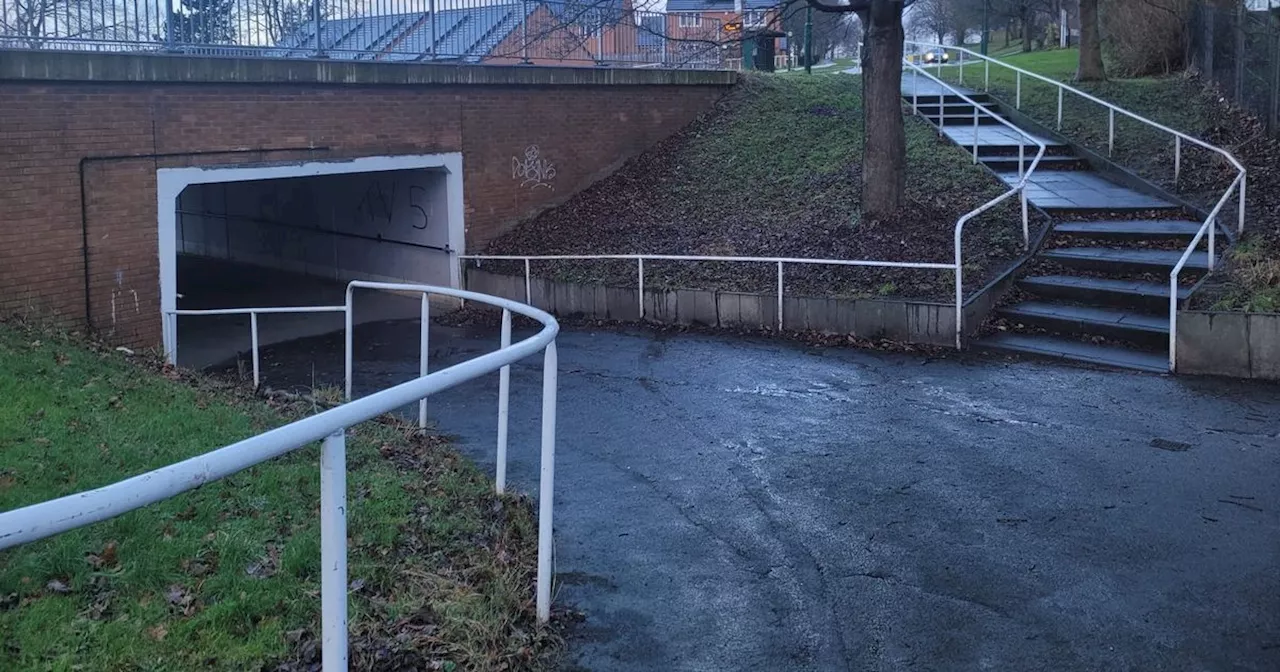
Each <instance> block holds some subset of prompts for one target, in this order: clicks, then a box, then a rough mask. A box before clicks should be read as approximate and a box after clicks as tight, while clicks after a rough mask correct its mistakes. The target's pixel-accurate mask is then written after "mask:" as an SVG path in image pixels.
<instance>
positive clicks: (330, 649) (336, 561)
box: [320, 431, 347, 670]
mask: <svg viewBox="0 0 1280 672" xmlns="http://www.w3.org/2000/svg"><path fill="white" fill-rule="evenodd" d="M320 600H321V613H320V623H321V630H322V632H323V644H322V649H321V653H322V657H321V663H322V664H323V665H324V669H325V670H345V669H347V439H346V436H345V434H344V432H342V431H340V432H336V433H334V434H331V435H329V436H328V437H327V438H326V439H325V440H324V443H323V444H322V446H321V448H320Z"/></svg>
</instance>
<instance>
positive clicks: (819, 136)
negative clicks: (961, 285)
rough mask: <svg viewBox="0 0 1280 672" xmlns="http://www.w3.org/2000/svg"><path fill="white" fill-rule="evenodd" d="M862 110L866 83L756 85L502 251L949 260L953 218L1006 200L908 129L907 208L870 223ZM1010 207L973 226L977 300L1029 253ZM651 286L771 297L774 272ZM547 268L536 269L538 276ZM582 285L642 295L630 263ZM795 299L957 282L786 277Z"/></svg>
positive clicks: (807, 272)
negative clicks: (863, 191) (634, 289)
mask: <svg viewBox="0 0 1280 672" xmlns="http://www.w3.org/2000/svg"><path fill="white" fill-rule="evenodd" d="M861 108H862V102H861V93H860V81H859V79H858V78H857V77H854V76H849V75H843V74H838V73H837V72H835V71H834V70H832V71H831V72H830V74H821V75H819V74H816V73H815V74H814V75H813V76H808V77H806V76H795V75H792V76H786V77H770V76H760V77H753V78H750V79H748V80H747V83H746V84H744V85H743V86H742V87H740V90H738V91H737V92H735V93H734V94H731V96H730V97H729V98H728V99H726V100H725V101H723V103H722V105H721V109H720V110H719V111H718V112H717V113H714V114H712V115H709V117H708V118H706V119H704V120H702V121H701V122H699V123H696V124H694V125H693V126H692V127H691V128H689V129H687V130H686V131H685V132H684V133H682V134H680V135H678V136H676V137H674V138H672V139H670V140H668V141H666V142H664V143H662V144H661V145H659V146H658V147H656V148H654V149H653V150H650V151H649V152H646V153H645V154H644V155H642V156H640V157H638V158H636V159H634V160H632V161H631V162H629V163H628V164H627V165H626V166H624V167H623V168H622V169H621V170H619V171H618V173H616V174H615V175H613V176H611V177H609V178H606V179H605V180H602V181H601V182H599V183H597V184H596V185H594V186H592V187H591V188H589V189H588V190H586V191H585V192H583V193H581V194H579V195H577V196H575V197H574V198H573V199H571V200H570V201H569V202H568V203H567V204H565V205H563V206H561V207H560V208H557V209H555V210H552V211H549V212H547V213H544V214H543V215H541V216H540V217H538V218H536V219H534V220H532V221H529V222H525V223H524V224H522V225H520V226H519V227H517V229H516V230H515V231H513V232H511V233H510V234H508V235H507V236H504V237H503V238H500V239H499V240H497V241H495V242H494V244H493V245H491V246H490V248H489V250H488V251H489V252H491V253H511V254H519V253H524V254H540V253H541V254H549V253H635V252H648V253H655V254H662V253H666V254H704V255H744V256H795V257H818V258H841V259H885V260H911V261H944V262H945V261H949V260H950V257H951V251H952V242H951V241H952V231H953V227H954V224H955V221H956V219H957V218H958V217H959V216H960V215H962V214H964V213H965V212H968V211H969V210H970V209H972V208H974V207H976V206H978V205H979V204H981V203H983V202H984V201H986V200H988V199H990V198H992V197H994V196H996V195H998V194H999V193H1001V192H1002V191H1004V186H1003V185H1002V184H1001V183H999V181H998V180H996V179H994V178H992V177H991V176H989V175H988V174H987V173H985V172H984V171H983V170H982V169H981V168H980V167H977V166H973V165H972V162H971V160H970V158H969V156H968V154H966V153H965V152H964V151H963V150H961V149H959V148H957V147H955V146H953V145H951V144H950V143H949V142H946V141H943V140H939V139H938V138H937V136H936V133H935V132H934V131H933V130H932V129H931V128H930V127H929V126H927V125H925V124H924V123H923V122H921V121H919V120H915V119H913V120H908V124H907V145H908V161H907V163H908V165H907V179H908V189H907V200H908V205H907V208H906V209H905V210H904V212H903V213H902V214H901V215H900V216H899V217H895V218H893V219H892V220H890V221H883V222H863V221H860V219H859V217H858V209H859V198H860V180H861V158H862V111H861ZM1020 230H1021V227H1020V224H1019V223H1018V221H1017V217H1016V213H1015V212H1014V209H1002V210H999V211H996V212H993V213H992V214H991V215H990V216H986V217H983V218H980V219H979V220H977V221H975V222H974V223H973V224H971V228H969V229H966V238H965V244H966V260H967V261H968V262H969V263H970V264H971V265H970V266H969V269H968V270H969V271H970V272H971V273H972V275H970V276H969V277H970V284H969V286H970V287H976V286H977V282H978V281H979V280H980V279H981V278H982V277H983V276H984V275H989V274H990V273H991V272H993V271H994V270H996V269H998V268H1002V267H1003V264H1004V263H1006V262H1007V261H1008V260H1009V259H1010V258H1011V257H1013V256H1015V255H1016V254H1017V252H1018V250H1019V244H1020V242H1021V234H1020ZM645 269H646V274H647V277H646V282H647V283H650V286H668V287H672V286H680V287H701V288H718V289H738V290H742V291H768V290H769V289H770V288H771V287H773V286H774V285H773V283H774V282H775V280H774V271H773V270H772V269H771V268H765V267H764V265H755V266H748V265H733V266H724V267H722V268H716V267H715V265H713V264H706V263H704V264H690V263H684V264H657V263H647V264H646V265H645ZM535 270H538V269H536V267H535ZM551 272H553V273H555V274H557V275H559V276H561V277H569V278H573V279H577V280H591V281H604V282H609V283H611V284H634V283H635V266H634V264H630V265H628V264H613V265H610V264H601V263H595V264H584V263H570V262H561V263H557V264H556V266H555V267H554V268H553V269H551ZM787 277H788V287H789V291H792V292H806V293H815V294H827V295H871V294H898V295H907V296H913V297H921V298H929V297H938V298H943V297H946V296H948V295H949V292H951V291H952V287H953V286H952V284H951V283H952V278H951V275H950V274H949V273H942V272H936V271H905V272H904V271H879V270H876V271H862V270H856V271H855V270H848V271H836V270H834V269H832V268H829V267H819V268H808V269H805V268H800V267H793V268H792V269H789V270H788V275H787Z"/></svg>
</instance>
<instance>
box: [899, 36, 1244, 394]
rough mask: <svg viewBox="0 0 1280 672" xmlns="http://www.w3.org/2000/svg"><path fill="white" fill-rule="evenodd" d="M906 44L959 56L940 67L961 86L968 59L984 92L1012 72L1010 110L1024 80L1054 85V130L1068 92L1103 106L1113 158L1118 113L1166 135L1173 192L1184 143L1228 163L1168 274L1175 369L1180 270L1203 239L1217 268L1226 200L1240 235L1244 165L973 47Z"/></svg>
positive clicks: (1059, 122)
mask: <svg viewBox="0 0 1280 672" xmlns="http://www.w3.org/2000/svg"><path fill="white" fill-rule="evenodd" d="M907 44H909V45H912V46H915V47H918V48H923V49H940V50H946V51H948V52H954V53H956V54H958V56H959V57H958V59H952V64H951V65H949V66H944V67H948V68H951V69H958V77H959V81H960V82H961V83H963V82H964V68H965V61H966V60H968V61H970V65H969V67H970V69H971V71H972V69H973V68H975V67H977V65H978V64H981V67H982V87H981V88H982V89H983V90H990V88H991V68H992V66H993V65H994V66H995V67H997V68H1004V69H1006V70H1008V71H1009V72H1011V73H1013V76H1014V106H1015V107H1016V108H1018V109H1022V81H1023V79H1024V78H1025V79H1032V80H1036V81H1040V82H1044V83H1047V84H1050V85H1052V86H1053V87H1056V90H1057V121H1056V124H1057V129H1058V130H1062V120H1063V100H1064V98H1065V96H1066V94H1068V93H1069V94H1071V95H1073V96H1076V97H1079V98H1081V99H1083V100H1086V101H1089V102H1091V103H1094V104H1096V105H1099V106H1101V107H1102V108H1103V109H1105V110H1106V111H1107V118H1108V121H1107V139H1108V141H1107V151H1108V154H1109V155H1110V154H1112V153H1113V152H1114V150H1115V144H1116V116H1117V115H1119V116H1121V117H1125V118H1128V119H1132V120H1134V121H1137V122H1139V123H1141V124H1143V125H1144V126H1147V127H1149V128H1152V129H1155V130H1157V131H1160V132H1162V133H1164V134H1166V135H1169V136H1171V137H1172V139H1173V147H1174V159H1173V166H1172V172H1173V185H1174V187H1175V188H1177V184H1178V180H1179V178H1180V177H1181V174H1182V153H1183V145H1184V144H1188V143H1189V144H1191V145H1195V146H1197V147H1200V148H1203V149H1206V150H1208V151H1210V152H1212V153H1214V154H1216V155H1218V156H1219V157H1221V158H1222V159H1223V160H1225V161H1226V162H1227V163H1228V164H1230V166H1231V167H1232V168H1234V169H1235V171H1236V175H1235V178H1234V179H1232V181H1231V184H1230V185H1229V186H1228V187H1227V189H1226V191H1225V192H1224V193H1223V194H1222V196H1221V197H1220V198H1218V199H1217V200H1216V202H1215V204H1214V206H1213V209H1212V210H1211V211H1210V214H1209V216H1208V217H1206V218H1205V220H1204V223H1203V224H1201V225H1200V229H1199V231H1198V232H1197V233H1196V235H1195V237H1194V238H1193V239H1192V241H1191V243H1190V245H1189V246H1188V247H1187V248H1186V250H1185V251H1184V253H1183V255H1182V258H1181V259H1180V260H1179V261H1178V263H1177V265H1176V266H1174V268H1173V270H1171V271H1170V272H1169V285H1170V287H1171V289H1172V291H1171V292H1170V296H1169V370H1170V371H1175V370H1177V362H1178V359H1177V357H1178V355H1177V352H1178V350H1177V347H1178V292H1177V288H1178V284H1179V279H1180V276H1181V273H1182V269H1183V268H1184V267H1185V266H1186V264H1187V262H1188V261H1189V260H1190V259H1191V256H1192V254H1193V253H1194V252H1195V251H1196V248H1197V247H1198V246H1199V245H1200V242H1201V241H1202V240H1203V239H1204V238H1205V237H1206V236H1207V237H1208V248H1209V249H1208V263H1209V270H1210V271H1212V270H1213V269H1214V266H1215V265H1216V251H1217V250H1216V247H1217V240H1216V239H1217V228H1218V217H1219V216H1220V215H1221V214H1222V211H1223V210H1224V209H1225V207H1226V205H1227V202H1228V201H1230V200H1231V198H1232V197H1233V196H1237V197H1238V203H1237V205H1236V213H1235V220H1236V232H1237V233H1244V224H1245V203H1246V198H1245V187H1246V184H1247V180H1248V171H1247V170H1246V169H1245V167H1244V164H1242V163H1240V161H1239V160H1238V159H1237V158H1236V157H1235V156H1234V155H1232V154H1231V153H1230V152H1228V151H1227V150H1225V149H1223V148H1221V147H1218V146H1216V145H1212V144H1209V143H1208V142H1205V141H1204V140H1201V139H1199V138H1196V137H1194V136H1191V135H1188V134H1186V133H1183V132H1181V131H1178V130H1175V129H1172V128H1169V127H1168V126H1165V125H1164V124H1161V123H1158V122H1156V121H1153V120H1151V119H1148V118H1146V117H1144V116H1142V115H1140V114H1137V113H1135V112H1132V111H1129V110H1126V109H1124V108H1122V107H1120V106H1118V105H1115V104H1112V103H1109V102H1107V101H1105V100H1102V99H1101V98H1098V97H1096V96H1093V95H1091V94H1089V93H1086V92H1084V91H1081V90H1080V89H1077V88H1075V87H1073V86H1070V85H1068V84H1066V83H1064V82H1060V81H1058V80H1056V79H1052V78H1049V77H1045V76H1044V75H1041V74H1039V73H1035V72H1031V71H1029V70H1025V69H1023V68H1019V67H1018V66H1015V65H1012V64H1009V63H1006V62H1004V61H1001V60H999V59H995V58H990V57H988V56H983V55H982V54H980V53H978V52H976V51H973V50H971V49H965V48H963V47H956V46H944V45H939V44H932V43H924V42H908V43H907ZM970 79H975V78H974V77H973V76H971V77H970ZM974 86H975V87H976V86H977V82H974Z"/></svg>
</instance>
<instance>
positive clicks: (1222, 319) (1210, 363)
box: [1177, 311, 1280, 380]
mask: <svg viewBox="0 0 1280 672" xmlns="http://www.w3.org/2000/svg"><path fill="white" fill-rule="evenodd" d="M1177 366H1178V373H1195V374H1207V375H1216V376H1232V377H1236V378H1262V379H1266V380H1280V314H1276V313H1223V312H1210V311H1181V312H1179V313H1178V364H1177Z"/></svg>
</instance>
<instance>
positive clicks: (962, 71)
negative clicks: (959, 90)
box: [960, 51, 964, 86]
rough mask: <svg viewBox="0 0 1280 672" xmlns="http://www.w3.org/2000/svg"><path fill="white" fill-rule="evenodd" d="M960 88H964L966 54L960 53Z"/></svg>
mask: <svg viewBox="0 0 1280 672" xmlns="http://www.w3.org/2000/svg"><path fill="white" fill-rule="evenodd" d="M960 86H964V52H963V51H962V52H960Z"/></svg>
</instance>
